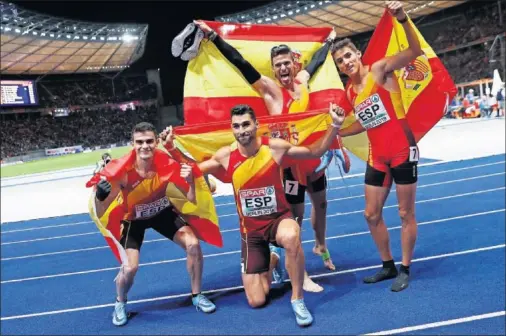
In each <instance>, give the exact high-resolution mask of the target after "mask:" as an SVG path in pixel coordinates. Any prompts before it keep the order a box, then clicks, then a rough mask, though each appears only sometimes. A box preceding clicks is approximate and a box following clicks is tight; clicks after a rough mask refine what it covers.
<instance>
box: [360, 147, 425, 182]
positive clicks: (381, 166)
mask: <svg viewBox="0 0 506 336" xmlns="http://www.w3.org/2000/svg"><path fill="white" fill-rule="evenodd" d="M373 153H374V152H373V151H372V150H370V151H369V160H368V161H367V168H366V171H365V184H367V185H372V186H376V187H391V186H392V180H393V181H395V183H396V184H413V183H416V182H417V181H418V158H419V157H420V154H419V151H418V146H411V147H406V148H404V149H402V150H400V151H398V152H397V153H394V154H389V155H374V154H373Z"/></svg>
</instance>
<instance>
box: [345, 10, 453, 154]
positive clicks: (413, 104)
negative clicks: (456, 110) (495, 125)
mask: <svg viewBox="0 0 506 336" xmlns="http://www.w3.org/2000/svg"><path fill="white" fill-rule="evenodd" d="M409 23H410V24H411V26H412V27H413V29H414V30H415V32H416V34H417V37H418V40H419V41H420V45H421V47H422V49H423V52H424V55H421V56H419V57H417V58H416V59H415V60H414V61H413V62H411V63H410V64H409V65H408V66H406V67H405V68H404V69H401V70H398V71H395V74H396V75H397V77H398V80H399V86H400V88H401V94H402V99H403V103H404V109H405V111H406V120H407V122H408V125H409V126H410V128H411V131H412V132H413V135H414V136H415V140H416V141H417V142H418V141H419V140H420V139H422V138H423V136H424V135H425V134H427V132H429V131H430V130H431V129H432V127H434V125H436V123H437V122H438V121H439V120H440V119H441V118H442V117H443V116H444V114H445V113H446V109H447V107H448V104H449V102H450V101H451V100H452V99H453V97H454V96H455V94H456V93H457V88H456V87H455V83H454V82H453V80H452V78H451V76H450V74H449V73H448V71H447V70H446V68H445V67H444V65H443V63H442V62H441V60H440V59H439V58H438V57H437V56H436V53H435V52H434V50H433V49H432V48H431V47H430V45H429V44H428V43H427V42H426V41H425V39H424V38H423V36H422V34H420V31H419V30H418V29H417V28H416V26H415V25H414V24H413V22H412V21H411V19H410V20H409ZM408 46H409V44H408V42H407V38H406V34H405V32H404V28H403V27H402V25H401V24H400V23H399V22H397V20H396V19H395V18H394V17H393V16H392V15H390V13H389V12H388V11H387V10H385V12H384V13H383V16H382V17H381V19H380V21H379V23H378V26H377V27H376V29H375V31H374V33H373V35H372V37H371V39H370V41H369V45H368V47H367V50H366V51H365V53H364V55H363V56H362V62H363V63H364V64H367V65H372V64H373V63H374V62H376V61H378V60H380V59H382V58H384V57H389V56H392V55H395V54H397V53H398V52H400V51H402V50H405V49H407V48H408ZM350 85H351V83H350V82H348V85H347V88H348V86H350ZM354 121H355V117H354V116H353V113H351V114H349V115H348V116H347V118H346V120H345V123H344V124H343V128H345V127H347V126H348V125H350V124H351V123H353V122H354ZM365 135H366V134H365V132H364V133H362V134H359V135H357V136H352V137H346V138H343V143H344V146H345V147H346V148H348V149H350V150H351V151H352V152H353V153H354V154H355V155H357V156H358V157H360V158H361V159H363V160H367V154H368V146H369V141H368V140H367V137H366V136H365Z"/></svg>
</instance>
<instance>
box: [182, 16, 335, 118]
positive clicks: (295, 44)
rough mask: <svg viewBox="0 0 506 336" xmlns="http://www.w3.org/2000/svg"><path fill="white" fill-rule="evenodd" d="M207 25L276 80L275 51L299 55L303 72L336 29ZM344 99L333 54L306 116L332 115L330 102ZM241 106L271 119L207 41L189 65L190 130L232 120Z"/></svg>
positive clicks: (316, 79) (315, 83) (313, 86)
mask: <svg viewBox="0 0 506 336" xmlns="http://www.w3.org/2000/svg"><path fill="white" fill-rule="evenodd" d="M206 23H207V24H208V25H209V26H210V27H211V28H212V29H214V30H215V31H217V32H218V33H219V35H220V36H221V37H222V38H223V39H224V40H226V41H227V43H229V44H230V45H232V46H233V47H234V48H236V49H237V50H238V51H239V52H240V53H241V55H242V56H243V57H244V58H245V59H246V60H247V61H248V62H250V63H251V64H252V66H253V67H254V68H255V69H257V71H258V72H260V73H261V74H262V75H265V76H267V77H270V78H272V79H274V80H276V79H275V77H274V73H273V72H272V65H271V59H270V50H271V48H272V47H274V46H277V45H280V44H286V45H288V46H289V47H290V48H291V49H292V51H293V52H294V54H295V55H296V58H298V59H296V62H297V63H299V64H300V66H301V67H302V68H304V67H305V66H306V65H307V64H308V63H309V61H310V60H311V58H312V56H313V54H314V53H315V52H316V51H317V50H318V49H319V48H320V47H321V46H322V43H323V41H324V40H325V39H326V38H327V36H328V35H329V34H330V31H331V28H328V27H327V28H307V27H281V26H273V25H251V24H228V23H222V22H214V21H206ZM342 97H344V85H343V83H342V82H341V79H340V78H339V76H338V73H337V69H336V67H335V65H334V62H333V60H332V57H331V55H330V53H329V55H328V56H327V59H326V60H325V62H324V64H323V65H322V66H321V68H320V69H319V70H318V71H317V72H316V74H314V76H313V78H312V79H311V80H310V82H309V105H308V107H307V109H306V111H301V112H308V111H316V110H320V111H325V112H327V110H328V106H329V103H330V102H334V103H338V102H339V101H340V100H341V99H342ZM237 104H248V105H250V106H251V107H252V108H253V110H254V111H255V113H256V115H257V117H262V116H267V115H268V112H267V108H266V106H265V103H264V101H263V99H262V97H261V96H260V95H259V94H258V93H257V92H256V91H255V89H253V87H252V86H251V85H250V84H249V83H248V82H247V81H246V79H245V78H244V77H243V76H242V75H241V73H240V71H239V70H237V69H236V67H235V66H234V65H233V64H231V63H230V62H229V61H228V60H227V59H226V58H225V57H224V56H223V55H222V54H221V52H220V51H219V50H218V49H217V48H216V46H215V45H214V44H213V43H212V42H210V41H208V40H203V41H202V43H201V45H200V50H199V53H198V55H197V57H195V58H194V59H192V60H191V61H190V62H189V63H188V68H187V71H186V77H185V83H184V119H185V125H199V124H206V123H213V122H219V121H227V122H228V121H229V120H230V110H231V108H232V107H233V106H235V105H237Z"/></svg>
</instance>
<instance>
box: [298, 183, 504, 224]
mask: <svg viewBox="0 0 506 336" xmlns="http://www.w3.org/2000/svg"><path fill="white" fill-rule="evenodd" d="M504 189H506V187H501V188H493V189H486V190H479V191H473V192H470V193H464V194H457V195H451V196H443V197H438V198H430V199H426V200H421V201H416V202H415V203H416V204H419V203H429V202H434V201H440V200H446V199H452V198H457V197H464V196H470V195H477V194H483V193H488V192H493V191H498V190H504ZM398 205H399V204H393V205H387V206H384V207H383V209H391V208H395V207H397V206H398ZM363 211H364V209H361V210H355V211H348V212H338V213H335V214H333V215H327V218H331V217H337V216H345V215H350V214H355V213H361V212H363ZM305 220H309V218H307V219H304V221H305Z"/></svg>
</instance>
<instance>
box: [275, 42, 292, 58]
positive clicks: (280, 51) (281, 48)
mask: <svg viewBox="0 0 506 336" xmlns="http://www.w3.org/2000/svg"><path fill="white" fill-rule="evenodd" d="M291 53H292V49H290V47H289V46H287V45H286V44H280V45H277V46H274V47H272V49H271V62H272V59H273V58H274V57H276V56H278V55H284V54H291Z"/></svg>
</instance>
